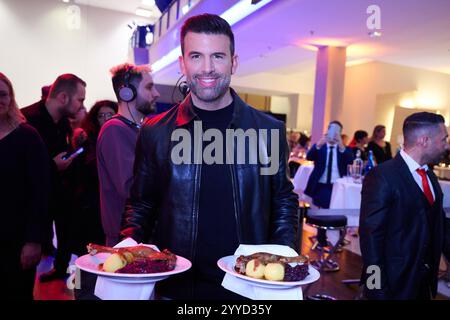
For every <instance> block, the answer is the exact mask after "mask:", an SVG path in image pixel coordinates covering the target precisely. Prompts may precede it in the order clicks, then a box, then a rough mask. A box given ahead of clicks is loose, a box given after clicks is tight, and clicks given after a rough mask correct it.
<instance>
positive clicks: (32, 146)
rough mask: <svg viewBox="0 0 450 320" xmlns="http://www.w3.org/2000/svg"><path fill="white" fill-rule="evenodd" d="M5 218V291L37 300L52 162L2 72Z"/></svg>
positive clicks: (1, 270) (0, 211)
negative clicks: (27, 121)
mask: <svg viewBox="0 0 450 320" xmlns="http://www.w3.org/2000/svg"><path fill="white" fill-rule="evenodd" d="M0 155H1V156H0V218H1V221H2V232H1V233H0V243H1V244H2V256H3V261H2V263H1V264H0V274H1V276H2V291H3V292H4V293H5V296H6V297H7V298H8V299H13V300H17V299H19V300H32V299H33V287H34V281H35V276H36V266H37V264H38V263H39V261H40V259H41V245H42V242H43V240H44V231H45V223H46V221H48V197H49V192H50V159H49V157H48V153H47V148H46V147H45V144H44V142H43V141H42V139H41V137H40V136H39V134H38V133H37V131H36V130H35V129H34V128H33V127H31V126H30V125H28V124H26V123H25V117H24V116H23V115H22V113H21V112H20V110H19V108H18V107H17V103H16V100H15V96H14V90H13V86H12V84H11V81H10V80H9V79H8V78H7V77H6V76H5V75H4V74H3V73H0Z"/></svg>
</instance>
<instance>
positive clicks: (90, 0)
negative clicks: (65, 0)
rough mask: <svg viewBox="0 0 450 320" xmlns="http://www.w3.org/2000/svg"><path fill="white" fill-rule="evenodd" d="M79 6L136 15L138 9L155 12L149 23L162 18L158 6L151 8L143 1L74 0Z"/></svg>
mask: <svg viewBox="0 0 450 320" xmlns="http://www.w3.org/2000/svg"><path fill="white" fill-rule="evenodd" d="M73 1H74V2H75V3H77V4H81V5H86V6H91V7H97V8H103V9H109V10H114V11H120V12H126V13H131V14H135V13H136V9H137V8H143V9H147V10H150V11H152V12H153V16H152V17H150V18H146V19H148V20H149V23H151V24H154V23H155V22H156V21H158V19H159V17H160V16H161V12H160V11H159V9H158V7H157V6H156V5H153V6H151V7H149V6H147V5H143V4H142V0H73Z"/></svg>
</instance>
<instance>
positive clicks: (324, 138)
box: [316, 134, 328, 149]
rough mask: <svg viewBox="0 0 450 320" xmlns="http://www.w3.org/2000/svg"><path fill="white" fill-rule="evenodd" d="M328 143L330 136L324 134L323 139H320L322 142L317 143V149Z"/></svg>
mask: <svg viewBox="0 0 450 320" xmlns="http://www.w3.org/2000/svg"><path fill="white" fill-rule="evenodd" d="M327 142H328V136H327V135H326V134H324V135H323V137H322V138H320V140H319V141H317V143H316V146H317V149H320V148H321V147H322V146H323V145H324V144H325V143H327Z"/></svg>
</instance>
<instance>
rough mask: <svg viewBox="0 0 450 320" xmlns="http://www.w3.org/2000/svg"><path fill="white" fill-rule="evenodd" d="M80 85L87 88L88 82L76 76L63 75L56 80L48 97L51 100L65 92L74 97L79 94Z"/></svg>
mask: <svg viewBox="0 0 450 320" xmlns="http://www.w3.org/2000/svg"><path fill="white" fill-rule="evenodd" d="M79 84H80V85H82V86H83V87H86V82H84V81H83V80H81V79H80V78H79V77H77V76H76V75H74V74H71V73H65V74H62V75H60V76H59V77H58V78H56V80H55V82H53V84H52V85H51V87H50V91H49V93H48V96H49V97H50V98H56V96H57V95H58V94H59V93H61V92H65V93H67V94H68V95H69V96H70V97H72V96H73V95H74V94H75V93H76V92H77V87H78V85H79Z"/></svg>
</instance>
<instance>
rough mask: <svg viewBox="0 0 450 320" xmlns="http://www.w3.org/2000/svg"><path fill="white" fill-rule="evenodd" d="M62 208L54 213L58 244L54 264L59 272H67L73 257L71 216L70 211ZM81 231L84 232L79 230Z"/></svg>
mask: <svg viewBox="0 0 450 320" xmlns="http://www.w3.org/2000/svg"><path fill="white" fill-rule="evenodd" d="M63 210H64V209H60V210H59V212H57V213H55V214H54V220H55V231H56V238H57V240H58V245H57V249H56V256H55V261H54V262H53V266H54V268H55V269H56V271H57V272H58V273H61V274H63V273H64V274H65V273H67V267H68V266H69V262H70V257H71V255H72V254H71V248H70V247H71V245H70V241H71V240H70V234H71V233H70V217H69V211H68V209H66V210H65V211H63ZM79 232H83V231H82V230H79Z"/></svg>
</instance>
